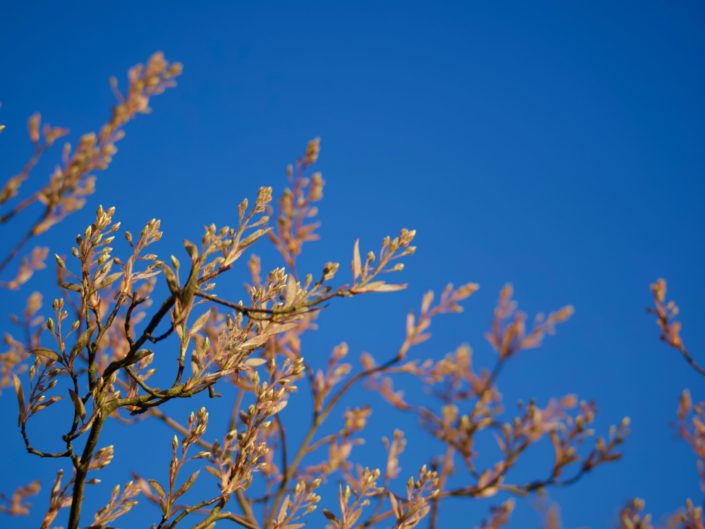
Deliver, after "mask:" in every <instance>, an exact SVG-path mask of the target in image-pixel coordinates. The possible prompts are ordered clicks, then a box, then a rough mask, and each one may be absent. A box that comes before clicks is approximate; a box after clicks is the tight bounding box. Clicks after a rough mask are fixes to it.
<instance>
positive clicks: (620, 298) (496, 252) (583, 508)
mask: <svg viewBox="0 0 705 529" xmlns="http://www.w3.org/2000/svg"><path fill="white" fill-rule="evenodd" d="M255 4H257V5H255ZM704 25H705V6H704V5H703V4H702V2H697V1H692V2H688V1H683V2H665V1H663V2H636V1H634V2H627V1H624V2H603V1H595V2H559V1H556V2H521V1H516V2H511V1H510V2H484V1H483V2H423V3H422V2H411V1H405V2H355V3H353V2H349V3H344V2H308V1H299V2H260V3H254V2H251V3H245V2H198V3H187V2H177V1H172V2H149V3H147V2H144V3H140V4H138V3H130V2H111V1H106V2H95V3H91V4H88V3H82V4H80V3H78V2H53V3H50V2H45V3H43V4H39V3H35V2H13V3H7V4H6V5H5V6H4V7H3V9H2V15H1V17H0V50H2V52H0V100H2V103H3V106H2V109H0V122H3V123H5V124H6V125H7V126H8V128H7V130H6V131H5V133H4V134H3V136H2V137H1V138H0V171H2V174H3V175H8V176H9V175H11V174H13V173H14V172H16V171H17V170H18V169H19V167H20V165H21V163H22V162H23V160H24V159H25V157H26V156H28V155H29V145H28V142H27V141H26V137H25V135H24V122H25V119H26V117H27V116H28V115H29V114H31V113H32V112H34V111H41V112H42V113H43V114H44V116H45V117H46V119H47V120H49V121H50V122H52V123H56V124H61V125H64V126H67V127H69V128H71V130H72V131H74V132H75V133H79V132H83V131H87V130H92V129H93V128H95V127H96V126H97V125H99V123H100V122H101V120H102V119H103V118H104V117H105V116H106V109H107V108H108V107H109V105H110V103H111V98H112V96H111V93H110V90H109V88H108V84H107V79H108V77H109V76H110V75H112V74H120V73H121V72H124V71H125V70H126V69H127V68H128V67H129V66H130V65H132V64H134V63H136V62H139V61H142V60H144V59H145V58H146V57H147V56H148V55H149V54H150V53H151V52H153V51H155V50H163V51H164V52H165V53H166V55H167V57H168V58H173V59H177V60H179V61H182V62H183V63H184V65H185V70H184V75H183V77H182V78H181V80H180V82H179V87H178V88H177V89H176V90H174V91H171V92H169V93H168V94H166V95H164V96H163V97H160V98H159V99H158V100H155V102H154V105H153V107H154V110H155V112H154V114H153V115H151V116H146V117H144V118H142V119H139V121H138V122H136V123H134V124H133V125H131V126H130V127H129V129H128V132H127V137H126V139H125V140H124V141H123V142H122V143H121V144H120V152H119V155H118V156H117V158H116V159H115V162H114V163H113V165H112V167H111V168H110V170H109V171H108V172H107V173H105V174H102V175H100V178H99V183H98V191H97V193H96V196H95V197H94V199H93V200H92V203H91V206H90V207H89V208H88V209H87V210H86V211H84V212H82V213H81V214H78V215H75V216H74V217H72V218H71V219H70V220H69V221H68V222H67V223H65V224H64V225H62V226H61V227H59V228H57V229H56V230H55V231H53V232H52V235H51V236H50V242H51V243H52V244H53V245H54V249H55V250H63V251H66V249H67V248H68V246H69V245H70V243H71V240H72V236H73V235H74V234H75V233H76V232H77V231H78V229H79V227H81V226H84V225H85V224H86V223H87V222H88V221H89V219H90V214H91V212H92V210H93V209H94V206H95V205H97V204H98V203H103V204H106V205H115V206H117V208H118V212H119V213H118V215H119V216H120V217H121V219H122V220H123V221H124V225H126V226H130V227H131V228H132V229H138V228H139V226H140V225H141V224H142V223H144V221H146V220H147V219H148V218H151V217H158V218H160V219H162V222H163V226H164V228H165V230H166V231H167V238H166V240H165V243H164V245H163V246H162V248H163V251H164V252H165V253H168V252H170V251H175V248H176V246H177V245H178V244H179V241H180V240H181V239H182V238H184V237H192V238H193V237H196V236H197V234H198V232H199V230H200V226H202V225H203V224H206V223H210V222H212V221H213V222H216V223H224V222H227V221H229V220H231V219H233V217H234V205H235V204H236V203H237V202H238V201H239V200H240V199H241V198H242V197H244V196H250V197H252V196H253V194H254V193H255V190H256V189H257V187H258V186H260V185H273V186H274V187H275V189H281V187H282V185H283V183H284V176H283V168H284V166H285V164H286V163H287V162H289V161H291V160H293V159H294V158H295V157H296V156H298V154H299V153H300V152H301V150H302V149H303V147H304V146H305V143H306V141H307V140H309V139H310V138H312V137H314V136H321V138H322V147H323V150H322V156H321V163H320V166H321V170H322V171H323V174H324V177H325V179H326V180H327V187H326V198H325V201H324V202H323V204H322V206H321V214H322V217H323V221H324V224H323V228H322V235H323V242H321V243H319V244H317V245H314V246H311V247H310V248H309V249H308V255H307V257H306V258H305V259H304V262H305V263H306V264H308V265H309V267H310V268H311V269H317V267H318V263H320V262H322V261H324V260H329V259H330V260H339V261H342V262H344V263H347V262H348V260H349V256H350V249H351V246H352V242H353V241H354V239H355V238H356V237H358V236H359V237H361V238H362V240H363V244H364V243H367V245H368V246H377V244H378V241H379V239H380V238H381V237H382V236H383V235H385V234H387V233H391V232H395V231H397V230H398V229H399V228H400V227H414V228H416V229H417V230H418V247H419V250H418V253H417V255H416V256H414V257H413V259H412V260H411V261H409V263H408V268H407V271H406V272H405V280H406V281H408V282H409V283H410V285H411V286H410V288H409V290H408V291H406V292H404V293H400V294H394V295H389V296H383V297H375V298H373V299H367V300H361V301H359V302H358V301H357V300H353V301H352V302H350V303H344V304H338V305H337V306H335V307H332V308H331V311H330V314H327V315H324V316H323V318H322V320H321V323H322V328H321V330H320V331H319V332H318V333H317V334H316V335H315V337H313V338H311V340H310V342H309V346H310V348H311V349H310V353H309V354H311V355H314V354H320V355H323V354H325V353H327V351H328V350H329V347H330V346H331V345H332V344H335V343H337V342H338V341H340V340H347V341H348V342H349V343H350V346H351V350H352V353H353V355H355V356H356V355H357V354H358V353H359V352H361V351H365V350H367V351H371V352H373V353H376V354H377V355H379V356H383V355H384V353H385V352H387V351H389V350H391V349H392V348H393V347H395V345H396V344H398V343H399V341H400V340H401V338H402V332H403V320H404V315H405V313H406V311H407V310H409V309H411V308H416V307H417V304H418V300H419V299H420V296H421V295H422V293H423V292H424V291H426V290H427V289H429V288H432V289H440V288H442V287H443V286H444V285H445V283H446V282H447V281H453V282H456V283H460V282H464V281H477V282H479V283H480V284H481V286H482V289H481V291H480V292H479V293H478V294H477V295H476V296H475V298H473V299H472V300H471V301H470V302H469V303H468V308H467V311H466V312H465V313H464V314H463V315H461V316H458V317H454V318H448V319H446V320H445V321H443V322H440V324H439V325H438V326H437V327H436V332H435V334H434V336H435V340H434V341H433V342H431V343H429V344H428V345H427V346H426V347H424V348H423V350H420V351H419V353H420V354H428V355H434V356H438V355H441V354H444V353H445V352H447V351H449V350H451V349H453V348H454V347H455V346H456V345H457V344H459V343H462V342H468V343H470V344H471V345H473V347H474V349H475V351H476V354H477V356H478V362H481V363H483V362H484V363H485V365H487V364H489V362H490V361H491V353H490V351H489V348H488V346H487V345H486V344H485V343H484V341H483V339H482V333H483V331H484V330H485V329H486V327H487V325H488V323H489V320H490V317H491V309H492V307H493V303H494V300H495V297H496V295H497V292H498V290H499V288H500V287H501V285H502V284H503V283H504V282H506V281H511V282H512V283H513V284H514V285H515V288H516V292H517V296H518V299H519V301H520V302H521V303H522V305H523V307H525V308H526V309H528V310H529V311H530V312H532V313H533V312H535V311H540V310H550V309H553V308H557V307H559V306H561V305H563V304H566V303H572V304H574V305H575V306H576V309H577V312H576V315H575V317H574V319H573V320H572V321H571V322H570V323H569V324H567V325H565V327H564V328H563V329H561V331H560V332H559V335H558V336H557V337H555V338H552V339H550V340H549V341H548V343H547V345H546V346H545V347H544V348H543V349H541V350H538V351H531V352H529V353H527V354H526V355H525V356H523V357H522V358H519V359H518V360H517V361H516V362H515V364H514V365H513V366H512V367H511V368H510V369H508V370H507V372H506V374H505V378H504V381H503V385H502V387H503V389H504V391H505V395H506V397H507V399H508V401H509V402H511V401H513V400H515V399H518V398H524V399H526V398H531V397H536V398H537V399H539V400H540V401H544V400H545V399H547V398H548V397H550V396H552V395H561V394H564V393H568V392H577V393H578V394H579V395H580V396H581V397H583V398H586V399H593V398H594V399H596V400H597V402H598V404H599V407H600V410H601V419H600V421H599V425H600V427H602V428H604V427H606V425H607V424H609V423H612V422H617V421H618V420H619V419H620V418H621V417H622V416H624V415H629V416H630V417H631V418H632V421H633V435H632V436H631V438H630V440H629V441H628V443H627V445H626V456H625V458H624V460H623V461H621V462H620V463H618V464H615V465H613V466H609V467H606V468H603V469H601V470H599V471H597V472H596V473H594V474H593V475H591V476H589V477H588V478H587V479H585V480H584V481H582V482H581V483H580V484H579V485H577V486H575V487H573V488H571V489H568V490H560V491H552V492H551V497H552V498H554V499H555V500H558V501H559V502H560V503H561V505H562V508H563V517H564V521H565V524H566V526H567V527H588V526H589V527H593V528H598V527H604V526H610V525H612V524H613V522H614V515H615V513H616V511H617V509H618V508H619V506H620V505H621V504H622V503H623V502H624V501H625V500H626V499H628V498H630V497H632V496H641V497H644V498H645V499H646V501H647V504H648V506H649V508H650V509H651V510H652V511H653V512H654V514H655V515H656V517H657V518H659V517H660V516H662V515H665V514H667V513H669V512H672V511H673V510H675V509H676V508H677V507H678V506H679V505H682V502H683V500H684V498H685V497H687V496H692V497H694V498H698V497H699V496H698V494H699V493H698V484H697V477H696V471H695V467H694V458H693V457H692V455H691V454H690V452H689V450H688V448H687V447H686V445H685V443H684V442H682V441H680V440H678V439H676V437H675V435H674V432H673V429H672V428H671V427H670V426H669V423H670V422H671V421H672V420H673V419H674V415H675V408H676V402H677V398H678V395H679V393H680V391H681V389H682V388H684V387H691V388H692V389H693V393H694V396H695V397H696V398H698V397H699V398H703V397H705V392H703V391H702V381H701V380H698V378H697V377H696V375H695V374H694V373H692V372H690V371H689V370H688V368H687V366H686V365H685V364H684V363H683V362H682V361H681V359H680V358H678V357H677V355H676V354H675V353H673V352H671V351H670V350H667V349H666V348H665V347H664V346H662V345H661V344H660V343H659V342H658V339H657V330H656V328H655V325H654V324H653V322H652V321H651V319H650V318H649V317H647V316H646V314H645V311H644V307H645V306H646V305H647V304H648V303H649V293H648V285H649V283H650V282H651V281H653V280H654V279H656V278H657V277H659V276H665V277H667V278H668V279H669V281H670V286H671V289H672V292H673V295H674V296H675V297H676V298H677V299H678V300H679V302H680V305H681V307H682V310H683V322H684V328H685V332H684V337H685V339H686V343H687V344H688V345H689V346H690V348H691V349H693V350H695V351H699V352H701V354H703V355H705V327H703V325H702V322H703V315H705V302H703V300H704V299H705V280H703V275H702V272H703V269H704V267H703V264H704V258H705V237H703V226H705V210H704V208H703V198H704V192H705V184H704V183H703V180H704V178H705V97H704V95H705V32H703V27H704ZM45 169H47V168H45ZM38 174H39V173H38ZM2 237H3V238H5V237H7V233H3V234H2ZM5 244H7V243H6V242H5V240H4V239H3V245H5ZM62 245H63V246H62ZM57 246H58V247H60V248H57ZM314 267H315V268H314ZM50 276H51V274H50V273H44V274H43V275H42V276H41V277H40V278H39V279H38V282H37V283H35V286H41V285H43V284H48V283H50V282H51V277H50ZM235 286H236V282H233V288H234V287H235ZM25 293H26V292H25ZM19 300H20V296H18V295H14V294H13V295H9V294H6V293H3V294H2V297H0V302H1V303H2V307H3V313H5V312H8V311H7V309H13V308H15V309H16V308H17V307H18V306H19ZM5 328H7V324H5V323H3V329H5ZM361 329H364V330H361ZM0 398H1V400H0V406H2V410H3V414H2V419H0V420H1V421H2V422H1V423H0V426H1V427H2V431H3V432H4V433H3V435H2V439H0V448H1V449H2V452H3V453H5V454H7V453H11V454H13V456H12V458H11V460H10V461H9V462H7V461H5V463H4V464H3V470H2V475H3V478H2V479H0V482H2V489H4V490H5V491H9V490H10V489H13V488H14V486H15V485H17V484H19V482H22V481H26V480H29V479H35V478H42V479H43V480H44V481H45V484H46V488H45V491H44V493H43V495H42V501H39V502H38V504H39V505H40V506H42V507H44V506H45V500H46V491H47V490H48V483H47V480H48V479H49V475H50V473H49V472H48V471H47V466H46V464H45V462H44V461H41V460H37V459H34V458H31V457H29V456H25V455H24V454H23V453H22V450H21V446H20V439H19V436H17V435H15V433H14V430H13V428H14V424H15V411H14V406H15V401H14V396H13V395H12V394H11V393H10V392H4V393H3V394H2V396H1V397H0ZM184 413H185V411H184ZM393 417H395V416H392V415H385V413H384V412H381V411H380V412H378V414H377V416H376V421H377V422H375V423H374V424H373V436H371V438H370V439H369V442H368V447H367V448H366V449H365V451H364V454H366V455H367V454H369V456H370V458H373V456H375V454H376V455H377V457H379V456H380V455H381V451H382V448H381V445H379V444H378V442H377V439H376V438H378V437H379V436H381V435H383V434H386V435H389V434H390V433H391V431H390V421H393V420H396V419H394V418H393ZM405 421H406V420H405ZM403 424H404V426H405V427H406V426H408V427H410V428H411V430H408V433H409V437H410V438H411V442H410V445H411V446H412V447H413V448H411V449H410V450H409V459H408V460H407V464H406V465H404V466H405V469H408V470H409V471H411V469H412V468H413V467H414V466H415V464H416V463H417V462H418V461H421V456H423V455H424V454H425V453H426V452H427V451H428V445H426V444H425V443H426V439H425V438H424V437H422V436H420V435H417V436H414V430H413V427H412V426H409V424H408V421H406V422H404V423H403ZM141 428H142V430H139V431H140V432H142V433H141V434H140V435H137V436H135V435H132V436H128V435H127V434H126V433H125V430H120V429H119V428H115V429H114V430H112V431H110V432H109V434H108V435H110V436H112V438H113V439H114V440H115V441H116V443H117V444H118V446H121V443H122V444H123V445H124V446H125V448H124V449H123V452H120V451H118V454H117V459H116V464H114V465H115V467H116V468H114V469H113V470H112V471H111V472H112V473H111V474H108V475H109V476H110V477H113V478H114V479H115V480H120V481H125V480H126V479H128V474H129V470H131V469H132V468H133V467H134V468H139V469H140V470H142V469H144V473H145V474H149V475H150V477H151V476H154V477H156V476H165V475H166V458H167V456H166V455H165V452H166V447H167V443H168V441H167V439H168V438H169V437H170V433H169V432H167V431H166V430H164V429H163V428H162V427H161V426H159V425H143V426H141ZM47 431H49V430H47ZM147 434H149V436H147ZM141 447H146V448H141ZM372 448H374V449H375V450H378V451H375V450H372ZM368 449H369V450H368ZM140 450H146V451H148V452H149V454H146V455H145V454H142V455H140V454H138V453H137V452H138V451H140ZM4 459H6V456H5V457H4ZM374 463H375V461H374V460H373V459H371V460H370V462H369V464H374ZM377 464H379V461H377ZM106 481H107V482H109V481H110V479H109V478H106ZM205 481H207V479H204V482H205ZM203 486H204V487H206V485H203ZM209 490H210V489H209ZM103 494H107V491H104V492H103ZM486 508H487V503H482V502H479V503H476V504H474V505H469V504H467V503H460V502H458V503H455V504H453V505H452V507H451V508H450V510H449V511H448V513H449V514H448V515H447V516H446V518H445V519H444V524H443V527H448V528H450V529H453V528H461V527H463V528H464V527H473V526H475V525H476V524H477V523H479V520H480V519H481V517H482V516H483V515H484V512H486ZM150 519H151V518H150ZM314 519H315V520H316V523H315V524H313V525H312V527H319V526H321V525H320V524H321V523H322V522H321V521H320V520H319V519H318V518H314ZM145 520H146V519H145V518H140V517H139V516H137V517H134V518H132V522H131V523H133V524H134V525H132V526H133V527H139V526H142V524H144V521H145ZM24 523H25V521H5V520H3V522H2V525H3V527H25V525H23V524H24ZM537 523H538V518H537V515H536V514H535V513H534V510H533V508H532V507H531V504H530V502H525V503H523V504H522V506H521V507H520V508H519V510H518V513H517V516H516V519H515V521H514V522H513V523H512V524H511V525H510V527H516V528H518V527H526V526H531V525H534V526H535V525H537ZM123 526H125V524H123Z"/></svg>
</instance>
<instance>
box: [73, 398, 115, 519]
mask: <svg viewBox="0 0 705 529" xmlns="http://www.w3.org/2000/svg"><path fill="white" fill-rule="evenodd" d="M102 411H103V413H102V414H101V415H99V416H98V417H96V419H95V421H94V422H93V426H92V427H91V432H90V434H88V439H87V440H86V446H85V447H84V448H83V453H82V454H81V459H80V460H79V461H78V464H76V465H75V468H76V476H75V478H74V479H75V481H74V485H73V494H72V496H71V512H70V514H69V524H68V529H78V524H79V522H80V518H81V507H82V504H83V491H84V488H85V486H86V476H87V475H88V467H89V466H90V464H91V459H93V453H94V452H95V448H96V446H97V444H98V438H99V437H100V432H101V430H102V429H103V424H105V420H106V418H107V417H108V416H109V415H110V413H109V411H108V410H102Z"/></svg>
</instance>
